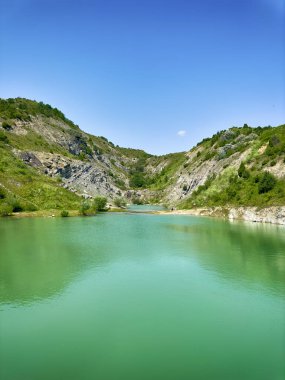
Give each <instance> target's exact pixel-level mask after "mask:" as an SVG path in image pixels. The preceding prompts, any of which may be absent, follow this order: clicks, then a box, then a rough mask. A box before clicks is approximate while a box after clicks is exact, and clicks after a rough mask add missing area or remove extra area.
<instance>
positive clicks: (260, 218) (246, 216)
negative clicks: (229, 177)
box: [8, 206, 285, 226]
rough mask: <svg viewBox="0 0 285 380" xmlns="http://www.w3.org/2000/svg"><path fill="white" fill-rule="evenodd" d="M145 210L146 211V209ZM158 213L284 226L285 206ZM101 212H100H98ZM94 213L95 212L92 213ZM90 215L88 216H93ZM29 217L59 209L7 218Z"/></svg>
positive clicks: (72, 213)
mask: <svg viewBox="0 0 285 380" xmlns="http://www.w3.org/2000/svg"><path fill="white" fill-rule="evenodd" d="M106 211H107V212H128V213H129V212H134V213H135V211H130V210H128V209H120V208H117V207H116V208H115V207H114V208H110V209H109V210H106ZM146 212H147V211H146ZM149 212H150V213H152V214H159V215H192V216H209V217H219V218H224V219H229V220H241V221H245V222H255V223H270V224H278V225H283V226H285V206H270V207H265V208H260V207H243V206H240V207H229V206H225V207H203V208H196V209H189V210H171V211H170V210H163V211H149ZM100 213H101V212H100ZM94 215H95V214H94ZM94 215H90V216H94ZM68 216H69V217H75V216H82V215H80V214H79V213H78V211H77V210H70V211H69V215H68ZM25 217H26V218H29V217H30V218H31V217H61V214H60V210H42V211H33V212H19V213H13V214H12V215H10V216H8V218H25Z"/></svg>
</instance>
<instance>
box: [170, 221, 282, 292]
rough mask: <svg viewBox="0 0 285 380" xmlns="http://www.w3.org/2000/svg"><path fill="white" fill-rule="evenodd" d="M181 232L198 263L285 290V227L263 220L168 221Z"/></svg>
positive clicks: (238, 278)
mask: <svg viewBox="0 0 285 380" xmlns="http://www.w3.org/2000/svg"><path fill="white" fill-rule="evenodd" d="M167 227H168V228H169V230H170V231H177V232H180V233H181V232H182V233H183V234H184V236H183V238H182V239H183V241H184V242H186V241H187V240H188V242H189V245H191V249H188V250H185V251H183V254H185V255H194V256H195V258H196V259H197V260H198V262H199V263H200V265H202V266H203V267H205V268H207V269H208V270H215V271H216V272H217V273H218V274H219V275H220V276H223V277H225V278H229V279H231V280H233V281H241V280H244V281H247V283H251V284H261V285H263V286H265V287H266V288H267V289H268V290H269V291H273V292H276V291H277V292H284V290H285V229H284V227H280V226H271V225H262V224H253V223H248V224H243V223H230V222H225V221H221V220H210V219H207V218H205V219H203V221H202V220H201V218H199V219H196V220H195V219H194V220H193V219H191V222H190V223H189V221H187V220H185V218H184V219H180V220H176V221H175V223H169V224H168V225H167Z"/></svg>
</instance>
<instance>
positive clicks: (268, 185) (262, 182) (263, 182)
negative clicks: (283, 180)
mask: <svg viewBox="0 0 285 380" xmlns="http://www.w3.org/2000/svg"><path fill="white" fill-rule="evenodd" d="M258 179H259V180H258V193H259V194H263V193H268V191H270V190H272V189H273V188H274V186H275V185H276V179H275V178H274V177H273V175H272V174H271V173H269V172H264V173H263V174H262V175H261V177H258Z"/></svg>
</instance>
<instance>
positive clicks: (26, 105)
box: [0, 98, 78, 129]
mask: <svg viewBox="0 0 285 380" xmlns="http://www.w3.org/2000/svg"><path fill="white" fill-rule="evenodd" d="M0 114H1V117H2V118H3V119H4V120H5V122H6V125H7V123H8V121H7V120H12V119H19V120H26V121H27V120H31V116H37V115H44V116H46V117H52V118H55V119H59V120H62V121H64V122H65V123H66V124H68V125H69V126H70V127H71V128H76V129H78V126H77V125H75V124H74V123H73V122H72V121H71V120H69V119H67V118H66V117H65V116H64V114H63V113H62V112H61V111H59V110H58V109H57V108H53V107H51V106H50V105H49V104H44V103H43V102H36V101H34V100H29V99H24V98H16V99H0ZM8 124H9V125H10V123H8ZM10 126H11V125H10ZM4 128H5V127H4Z"/></svg>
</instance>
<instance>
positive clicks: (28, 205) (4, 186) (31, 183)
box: [0, 142, 80, 216]
mask: <svg viewBox="0 0 285 380" xmlns="http://www.w3.org/2000/svg"><path fill="white" fill-rule="evenodd" d="M0 184H1V186H0V214H1V215H2V216H3V215H4V216H6V215H10V214H11V213H12V212H22V211H36V210H53V209H62V208H63V207H64V208H65V209H68V210H74V209H78V207H79V204H80V198H79V197H78V196H77V195H75V194H74V193H71V192H70V191H68V190H66V189H64V188H62V187H59V183H58V182H57V180H56V179H53V178H50V177H47V176H45V175H43V174H40V173H39V172H38V171H36V170H35V169H33V168H31V167H29V166H27V165H25V164H24V163H23V162H22V161H21V160H19V159H17V158H16V157H15V156H14V154H13V153H12V151H11V149H10V147H9V146H7V145H6V144H5V143H3V142H0Z"/></svg>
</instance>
